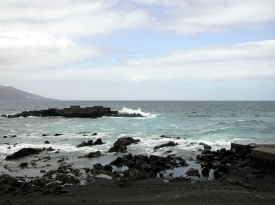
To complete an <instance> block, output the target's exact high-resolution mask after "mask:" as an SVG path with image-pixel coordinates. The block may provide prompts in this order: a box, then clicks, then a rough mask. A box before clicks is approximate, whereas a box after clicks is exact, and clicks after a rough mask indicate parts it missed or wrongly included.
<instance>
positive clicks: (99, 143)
mask: <svg viewBox="0 0 275 205" xmlns="http://www.w3.org/2000/svg"><path fill="white" fill-rule="evenodd" d="M102 144H104V143H103V142H102V140H101V138H98V139H97V140H96V141H95V142H93V140H88V141H87V142H86V141H83V142H81V143H80V144H79V145H77V146H76V147H85V146H94V145H102Z"/></svg>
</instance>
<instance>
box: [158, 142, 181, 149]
mask: <svg viewBox="0 0 275 205" xmlns="http://www.w3.org/2000/svg"><path fill="white" fill-rule="evenodd" d="M176 145H178V143H175V142H173V141H169V142H167V143H165V144H161V145H158V146H155V147H154V150H156V149H159V148H162V147H173V146H176Z"/></svg>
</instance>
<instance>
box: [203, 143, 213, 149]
mask: <svg viewBox="0 0 275 205" xmlns="http://www.w3.org/2000/svg"><path fill="white" fill-rule="evenodd" d="M203 148H204V149H205V150H210V149H212V147H211V146H209V145H207V144H205V145H203Z"/></svg>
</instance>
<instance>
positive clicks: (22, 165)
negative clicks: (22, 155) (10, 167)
mask: <svg viewBox="0 0 275 205" xmlns="http://www.w3.org/2000/svg"><path fill="white" fill-rule="evenodd" d="M27 166H28V162H22V163H21V164H20V165H19V167H21V168H25V167H27Z"/></svg>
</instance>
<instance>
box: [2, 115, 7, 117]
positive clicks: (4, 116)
mask: <svg viewBox="0 0 275 205" xmlns="http://www.w3.org/2000/svg"><path fill="white" fill-rule="evenodd" d="M0 117H8V116H7V115H1V116H0Z"/></svg>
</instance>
